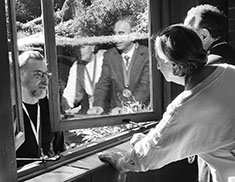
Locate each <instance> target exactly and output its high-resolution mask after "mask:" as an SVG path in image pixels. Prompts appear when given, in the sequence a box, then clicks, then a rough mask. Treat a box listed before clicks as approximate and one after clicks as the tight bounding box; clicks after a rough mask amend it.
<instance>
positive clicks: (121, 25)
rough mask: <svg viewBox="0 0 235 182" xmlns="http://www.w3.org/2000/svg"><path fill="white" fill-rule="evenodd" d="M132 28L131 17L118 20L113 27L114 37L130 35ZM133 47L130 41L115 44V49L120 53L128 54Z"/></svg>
mask: <svg viewBox="0 0 235 182" xmlns="http://www.w3.org/2000/svg"><path fill="white" fill-rule="evenodd" d="M133 27H134V21H133V17H131V16H126V17H122V18H120V19H119V20H118V21H117V22H116V23H115V25H114V29H113V31H114V34H115V35H124V34H130V33H132V28H133ZM132 45H133V42H132V41H120V42H117V43H116V47H117V49H118V50H119V51H121V52H128V51H129V50H130V49H131V47H132Z"/></svg>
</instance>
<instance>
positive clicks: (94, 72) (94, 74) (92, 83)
mask: <svg viewBox="0 0 235 182" xmlns="http://www.w3.org/2000/svg"><path fill="white" fill-rule="evenodd" d="M96 64H97V60H96V55H95V59H94V66H93V75H92V79H91V75H90V74H89V72H88V70H87V67H86V66H85V72H86V74H87V77H88V80H89V83H90V86H91V90H92V94H94V90H95V79H96ZM84 77H85V76H84Z"/></svg>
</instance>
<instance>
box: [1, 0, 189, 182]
mask: <svg viewBox="0 0 235 182" xmlns="http://www.w3.org/2000/svg"><path fill="white" fill-rule="evenodd" d="M7 2H8V3H9V6H10V8H11V12H14V3H13V2H15V1H13V0H8V1H7ZM52 2H53V1H52V0H51V1H49V0H42V14H43V23H44V34H43V38H42V39H43V40H42V39H40V40H42V41H41V42H40V44H42V45H43V46H44V44H45V48H44V53H45V56H46V58H47V60H48V61H49V65H48V66H49V71H50V72H52V73H53V76H52V79H51V81H50V85H49V97H50V103H49V104H50V112H51V121H52V126H53V128H54V130H55V131H59V130H60V131H61V130H63V131H67V130H72V129H78V128H88V127H99V126H109V125H118V124H123V123H126V122H129V121H133V122H139V121H153V120H154V121H156V120H159V119H160V118H161V114H162V111H163V110H164V108H165V106H166V104H167V103H168V101H169V100H170V99H171V94H172V93H171V92H170V91H171V85H170V84H166V83H165V82H164V80H163V78H162V76H161V74H160V72H159V71H158V70H157V69H156V61H155V58H154V51H153V41H152V40H151V39H150V37H151V36H152V34H153V33H154V32H157V31H158V30H159V29H160V28H161V27H162V26H164V25H167V24H169V23H173V22H176V21H177V22H179V21H180V20H181V19H180V17H179V16H175V17H176V18H175V19H174V21H173V20H170V18H172V17H171V16H170V15H169V14H168V12H181V11H180V10H181V9H180V7H181V5H182V4H178V6H177V7H178V8H175V6H173V5H176V4H177V2H178V1H174V2H171V3H170V2H169V1H162V0H157V1H156V0H148V2H147V4H148V6H147V7H148V10H149V12H151V13H149V14H151V15H148V17H149V27H148V35H147V36H148V40H147V43H146V42H145V44H147V45H148V48H149V49H148V54H149V60H150V62H149V64H150V67H149V68H150V80H149V81H150V83H151V84H150V95H151V106H152V107H151V110H150V111H147V112H138V113H128V114H121V115H108V114H107V115H100V116H94V117H93V116H92V117H91V116H88V115H85V116H83V117H81V116H80V117H73V116H72V117H70V115H69V114H68V115H65V114H64V113H63V112H61V107H60V106H61V101H60V99H61V98H60V92H59V91H60V88H59V76H60V74H61V72H59V71H58V70H59V69H58V67H59V66H60V65H58V62H59V56H60V50H58V47H59V46H58V45H59V43H60V42H59V41H58V39H57V37H55V27H54V24H55V19H54V15H55V14H54V10H53V4H52ZM2 4H3V3H2V2H1V5H2ZM190 6H191V4H190ZM0 7H1V9H2V7H3V6H0ZM182 7H183V8H185V7H186V6H182ZM183 8H182V9H183ZM186 9H188V7H187V8H186ZM171 10H172V11H171ZM173 10H174V11H173ZM0 12H1V13H2V12H3V11H0ZM5 16H6V15H5V14H4V15H3V16H2V17H5ZM55 16H56V15H55ZM169 17H170V18H169ZM177 18H178V19H177ZM3 19H4V18H3ZM11 19H12V21H13V22H12V23H11V24H15V17H14V14H13V17H11ZM176 19H177V20H176ZM39 21H40V18H39ZM1 22H2V24H3V25H5V24H6V23H5V22H4V21H3V20H1ZM67 23H68V24H69V22H67ZM36 25H37V24H36ZM13 30H14V29H13ZM0 31H1V32H2V31H3V29H1V30H0ZM14 31H15V30H14ZM14 31H13V33H12V34H11V37H12V39H11V41H10V42H11V44H10V45H12V46H11V49H12V53H13V54H12V55H13V56H12V59H13V62H14V63H15V64H17V55H18V50H17V46H16V43H15V42H16V31H15V32H14ZM0 35H1V39H2V38H5V39H6V37H7V36H6V32H3V33H2V34H0ZM2 35H3V36H2ZM44 37H45V40H44ZM88 39H89V38H88ZM88 39H85V41H87V40H88ZM61 40H62V39H61ZM66 40H69V39H66ZM80 41H81V40H80ZM1 42H2V45H5V44H3V43H4V41H1ZM59 48H61V47H59ZM39 49H41V47H39ZM1 50H3V52H2V53H1V55H3V57H2V58H3V60H5V59H8V54H7V53H6V52H7V51H8V48H7V46H5V47H4V48H3V49H1ZM4 51H5V52H4ZM6 55H7V56H6ZM4 56H5V57H4ZM6 57H7V58H6ZM65 57H66V54H65ZM4 58H5V59H4ZM14 60H15V61H14ZM7 61H8V60H7ZM1 64H3V67H1V70H2V71H4V72H1V74H2V76H1V77H0V79H2V83H5V82H6V83H5V84H4V85H3V87H2V88H4V89H0V90H1V94H0V95H1V96H2V95H4V96H5V94H6V93H7V92H6V91H7V90H5V88H8V87H9V85H8V87H7V83H8V82H9V81H6V79H4V76H5V75H7V72H6V69H7V68H8V67H9V62H6V61H5V62H4V61H3V62H2V63H1ZM15 67H16V69H15V70H14V73H15V76H14V77H15V80H16V84H15V86H16V88H17V87H18V85H19V80H18V79H19V78H18V76H17V75H18V73H17V65H16V66H15ZM9 77H10V76H9ZM17 80H18V81H17ZM17 89H19V88H17ZM17 89H16V90H17ZM19 93H20V91H19V90H17V91H16V93H15V94H18V95H16V98H17V101H18V103H20V101H21V98H20V97H21V96H20V94H19ZM9 98H10V95H8V96H7V97H6V98H4V100H3V101H4V103H8V101H9V100H10V99H9ZM18 106H19V108H18V111H20V110H21V108H20V107H21V104H18ZM1 108H4V106H2V107H1ZM4 109H5V108H4ZM6 110H7V112H6V113H11V111H12V109H11V106H9V107H8V105H6ZM20 115H21V114H20V112H19V114H18V116H19V118H20V117H21V116H20ZM2 116H3V117H4V116H5V115H4V114H1V117H2ZM6 121H8V122H5V124H6V125H4V126H9V127H8V130H9V128H10V125H9V121H12V118H6ZM19 121H20V120H19ZM21 126H22V125H21ZM11 127H12V126H11ZM1 130H4V128H1ZM20 131H22V133H23V130H20ZM0 133H2V132H0ZM20 133H21V132H20ZM2 134H3V133H2ZM2 134H1V136H2ZM11 134H12V133H11V132H10V131H8V135H7V136H8V138H7V137H5V138H4V137H0V138H2V140H1V141H2V142H1V143H3V146H6V147H5V148H7V147H8V142H11V138H10V137H9V136H11ZM4 136H5V135H4ZM129 137H130V135H129ZM119 139H120V138H119ZM119 139H117V140H119ZM126 140H127V139H126V138H125V139H123V140H122V142H123V141H126ZM110 141H111V140H110ZM111 142H112V141H111ZM12 143H14V142H13V140H12ZM10 144H11V143H10ZM109 144H110V143H109ZM112 144H113V145H115V144H116V143H115V142H113V143H112ZM104 146H105V147H107V146H106V143H103V144H101V145H97V146H91V147H90V148H89V147H85V148H82V151H81V150H80V151H79V152H78V153H76V154H75V153H74V154H71V156H70V158H69V155H68V156H65V157H64V158H63V159H62V160H60V161H58V162H57V163H56V162H55V163H47V164H45V165H43V166H39V167H37V168H35V169H32V170H31V169H30V170H29V171H23V172H20V173H18V179H19V181H24V180H26V179H28V178H30V177H32V176H34V175H38V174H40V173H44V172H45V171H46V170H49V169H53V167H52V165H54V164H55V165H54V168H56V167H58V166H60V165H63V164H65V163H66V160H68V161H72V160H76V159H77V158H78V157H81V156H84V155H89V154H91V151H95V152H97V151H98V150H100V149H104ZM92 147H93V148H92ZM13 149H14V152H15V148H14V147H13V146H10V151H11V154H9V155H6V156H3V155H2V154H1V152H0V157H1V159H4V161H6V162H5V163H7V164H9V166H6V168H7V171H9V173H7V174H6V176H7V177H8V178H7V179H10V178H12V177H16V174H14V173H15V172H16V169H15V168H14V169H13V168H12V166H15V164H13V163H12V160H14V159H15V158H14V157H15V156H14V152H12V150H13ZM1 150H2V149H0V151H1ZM5 153H6V154H8V150H6V149H5V150H4V155H5ZM4 157H7V158H6V159H5V158H4ZM0 161H3V160H0ZM5 163H2V162H0V164H1V165H0V168H4V167H5V166H4V164H5ZM10 164H11V165H10ZM45 166H46V167H47V168H45ZM45 169H46V170H45ZM25 175H26V177H25ZM1 179H2V178H1ZM3 181H9V180H3Z"/></svg>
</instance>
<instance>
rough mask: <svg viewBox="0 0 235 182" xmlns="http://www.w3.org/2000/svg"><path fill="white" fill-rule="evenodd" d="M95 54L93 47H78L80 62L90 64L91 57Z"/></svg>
mask: <svg viewBox="0 0 235 182" xmlns="http://www.w3.org/2000/svg"><path fill="white" fill-rule="evenodd" d="M94 52H95V45H89V44H87V45H81V46H80V53H81V60H82V61H85V62H90V61H91V60H92V57H93V56H94Z"/></svg>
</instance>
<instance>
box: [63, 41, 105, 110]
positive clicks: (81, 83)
mask: <svg viewBox="0 0 235 182" xmlns="http://www.w3.org/2000/svg"><path fill="white" fill-rule="evenodd" d="M104 51H105V50H96V46H95V45H82V46H80V55H81V58H80V59H79V60H77V61H75V62H74V64H73V65H72V67H71V68H70V71H69V77H68V81H67V85H66V88H65V89H64V92H63V98H62V107H63V109H64V110H67V109H69V108H74V107H78V106H81V107H80V110H79V113H80V114H84V113H86V112H87V110H88V108H90V107H91V106H92V102H93V94H94V89H95V85H96V83H97V81H98V79H99V77H100V74H101V67H102V63H103V53H104Z"/></svg>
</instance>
